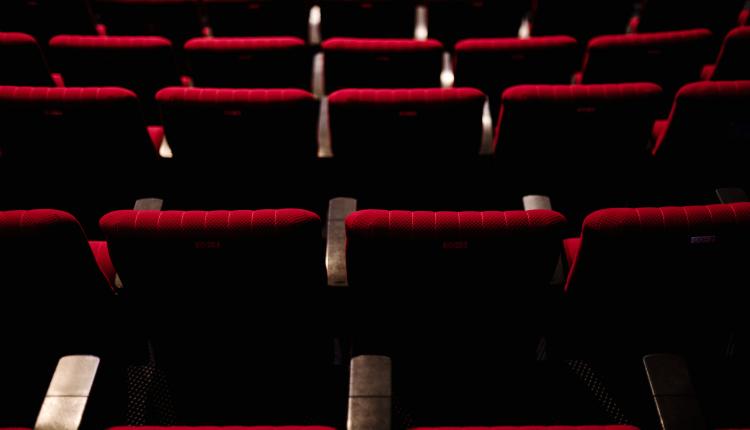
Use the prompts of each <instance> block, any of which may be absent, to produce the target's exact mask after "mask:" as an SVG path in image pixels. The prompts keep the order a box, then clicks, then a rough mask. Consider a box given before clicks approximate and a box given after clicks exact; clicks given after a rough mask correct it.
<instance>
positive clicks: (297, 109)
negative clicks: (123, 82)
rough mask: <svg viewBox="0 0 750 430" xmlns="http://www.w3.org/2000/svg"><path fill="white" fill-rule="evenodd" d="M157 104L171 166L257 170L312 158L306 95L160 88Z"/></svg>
mask: <svg viewBox="0 0 750 430" xmlns="http://www.w3.org/2000/svg"><path fill="white" fill-rule="evenodd" d="M157 100H158V101H159V103H160V105H161V109H162V113H163V116H164V129H165V132H166V135H167V139H168V141H169V144H170V146H171V147H172V150H173V152H174V156H175V160H180V161H181V162H182V161H184V162H187V163H190V164H196V165H205V167H209V166H210V165H211V164H212V163H219V164H225V165H226V164H232V163H240V164H243V163H244V164H246V166H252V165H256V164H257V167H260V166H262V165H265V164H267V163H283V162H285V161H286V162H291V161H294V160H296V161H302V160H308V161H309V160H314V159H315V157H316V154H317V151H318V148H317V126H318V115H317V113H318V102H317V101H316V100H315V99H314V97H313V96H312V94H310V93H308V92H306V91H302V90H296V89H278V90H273V89H271V90H260V89H247V90H242V89H206V88H166V89H164V90H162V91H160V92H159V94H158V95H157Z"/></svg>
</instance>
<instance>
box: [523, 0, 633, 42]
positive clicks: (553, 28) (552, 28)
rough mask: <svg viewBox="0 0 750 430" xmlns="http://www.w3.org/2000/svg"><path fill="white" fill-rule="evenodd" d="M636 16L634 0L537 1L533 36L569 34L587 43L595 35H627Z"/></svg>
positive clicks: (535, 0) (534, 7)
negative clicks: (634, 14) (629, 26)
mask: <svg viewBox="0 0 750 430" xmlns="http://www.w3.org/2000/svg"><path fill="white" fill-rule="evenodd" d="M632 13H633V1H632V0H608V1H600V0H570V1H562V2H561V1H559V0H533V7H532V11H531V17H530V19H531V34H532V35H534V36H555V35H561V34H565V35H568V36H572V37H574V38H575V39H576V40H578V41H579V42H581V43H585V42H586V41H587V40H589V39H591V38H592V37H594V36H599V35H602V34H623V33H625V30H626V28H627V26H628V20H629V19H630V16H631V15H632Z"/></svg>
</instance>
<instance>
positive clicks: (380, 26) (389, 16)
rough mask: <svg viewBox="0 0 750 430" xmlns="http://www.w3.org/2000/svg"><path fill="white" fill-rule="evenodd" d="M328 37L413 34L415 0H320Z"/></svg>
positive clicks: (323, 28)
mask: <svg viewBox="0 0 750 430" xmlns="http://www.w3.org/2000/svg"><path fill="white" fill-rule="evenodd" d="M319 4H320V15H321V22H320V33H321V36H322V37H323V39H327V38H329V37H414V24H415V1H414V0H319Z"/></svg>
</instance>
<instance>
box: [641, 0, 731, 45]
mask: <svg viewBox="0 0 750 430" xmlns="http://www.w3.org/2000/svg"><path fill="white" fill-rule="evenodd" d="M744 5H745V2H744V1H742V0H724V1H721V2H716V1H712V0H693V1H691V2H684V1H680V0H645V1H643V5H642V9H641V13H640V22H639V24H638V31H639V32H642V33H643V32H652V31H670V30H687V29H692V28H708V29H709V30H711V31H712V32H714V33H715V34H717V35H718V36H720V37H721V36H723V35H724V34H725V33H726V32H727V31H729V29H731V28H732V27H734V26H735V25H736V24H737V16H738V15H739V14H740V11H741V10H742V8H743V6H744Z"/></svg>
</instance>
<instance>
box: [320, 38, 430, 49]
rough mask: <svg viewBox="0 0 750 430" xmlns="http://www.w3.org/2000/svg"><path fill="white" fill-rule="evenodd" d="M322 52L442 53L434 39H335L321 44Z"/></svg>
mask: <svg viewBox="0 0 750 430" xmlns="http://www.w3.org/2000/svg"><path fill="white" fill-rule="evenodd" d="M321 47H322V48H323V51H324V52H331V51H351V52H420V51H442V50H443V44H442V43H440V42H439V41H437V40H434V39H428V40H414V39H355V38H345V37H335V38H332V39H328V40H326V41H324V42H323V43H322V44H321Z"/></svg>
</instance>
